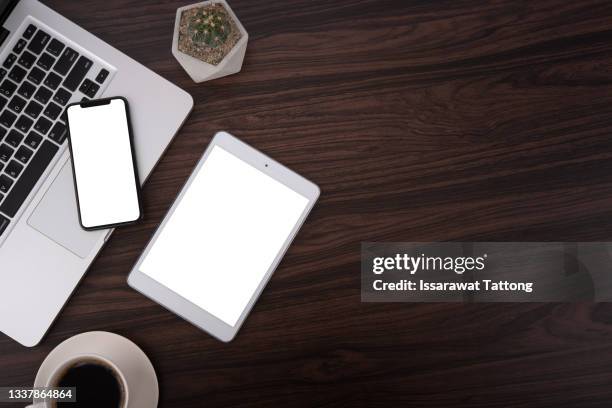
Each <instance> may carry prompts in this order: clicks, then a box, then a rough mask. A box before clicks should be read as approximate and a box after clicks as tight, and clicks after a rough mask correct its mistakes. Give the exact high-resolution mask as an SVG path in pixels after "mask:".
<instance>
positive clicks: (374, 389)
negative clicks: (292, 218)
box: [0, 0, 612, 408]
mask: <svg viewBox="0 0 612 408" xmlns="http://www.w3.org/2000/svg"><path fill="white" fill-rule="evenodd" d="M46 3H47V4H49V5H50V6H52V7H53V8H55V9H56V10H58V11H60V12H62V13H63V14H65V15H66V16H67V17H69V18H71V19H72V20H74V21H75V22H76V23H78V24H80V25H82V26H83V27H85V28H87V29H88V30H90V31H92V32H93V33H94V34H96V35H98V36H100V37H101V38H102V39H104V40H106V41H107V42H109V43H110V44H112V45H113V46H115V47H117V48H118V49H120V50H122V51H124V52H126V53H127V54H128V55H130V56H132V57H133V58H135V59H136V60H137V61H139V62H141V63H143V64H145V65H146V66H148V67H150V68H151V69H153V70H155V71H156V72H158V73H160V74H161V75H163V76H164V77H166V78H168V79H170V80H172V81H173V82H175V83H176V84H178V85H179V86H181V87H183V88H185V89H186V90H188V91H189V92H190V93H191V94H192V95H193V97H194V99H195V101H196V105H195V109H194V111H193V113H192V115H191V117H190V118H189V120H188V121H187V122H186V124H185V126H184V128H183V129H182V130H181V132H180V133H179V134H178V136H177V137H176V139H175V141H174V142H173V144H172V145H171V146H170V149H169V150H168V152H167V154H166V155H165V156H164V157H163V158H162V160H161V162H160V164H159V166H158V167H157V168H156V170H155V171H154V172H153V174H152V177H151V178H150V180H149V181H148V183H147V185H146V187H145V189H144V202H145V214H146V217H145V219H144V221H143V222H142V223H141V224H139V225H137V226H133V227H128V228H123V229H121V230H119V231H117V232H116V233H115V235H114V236H113V238H112V239H111V240H110V242H109V244H108V245H107V247H106V248H105V249H104V250H103V251H102V252H101V254H100V257H99V258H98V260H97V261H96V262H95V263H94V264H93V266H92V267H91V269H90V271H89V272H88V274H87V275H86V277H85V278H84V280H83V282H82V283H81V285H80V286H79V288H78V289H77V291H76V293H75V295H74V296H73V297H72V298H71V299H70V301H69V302H68V304H67V306H66V308H65V310H64V312H63V313H62V314H61V315H60V317H59V319H58V321H57V322H56V323H55V325H54V326H53V327H52V329H51V331H50V332H49V334H48V335H47V337H46V338H45V340H44V341H43V343H42V344H41V345H40V346H38V347H36V348H34V349H26V348H23V347H21V346H19V345H17V344H16V343H14V342H13V341H11V340H10V339H8V338H6V337H1V338H0V385H28V384H31V383H32V382H33V379H34V376H35V373H36V370H37V367H38V366H39V365H40V363H41V362H42V360H43V359H44V357H45V356H46V354H47V353H48V352H49V351H50V350H51V349H52V348H53V347H55V346H56V345H57V344H58V343H60V342H61V341H63V340H65V339H66V338H68V337H70V336H72V335H75V334H77V333H81V332H84V331H90V330H108V331H113V332H116V333H119V334H121V335H124V336H126V337H128V338H130V339H132V340H133V341H135V342H136V343H137V344H139V345H140V346H141V347H142V348H143V349H144V350H145V352H146V353H147V354H148V355H149V356H150V358H151V360H152V361H153V364H154V366H155V367H156V370H157V373H158V376H159V379H160V391H161V403H160V406H161V407H185V408H189V407H201V406H232V407H242V406H244V407H247V406H248V407H253V406H255V407H258V406H261V407H269V406H300V407H311V406H319V407H344V406H350V407H361V406H419V407H450V406H466V407H549V406H555V407H578V406H579V407H608V406H609V405H610V403H611V401H612V386H611V384H612V368H611V367H612V306H610V305H608V304H495V305H494V304H479V305H457V304H426V305H425V304H362V303H361V302H360V287H359V283H360V280H359V250H360V242H362V241H439V240H495V241H506V240H508V241H509V240H519V241H522V240H525V241H527V240H528V241H548V240H565V241H589V240H593V241H608V240H610V239H611V238H612V223H611V222H610V219H611V217H612V138H611V137H610V133H611V132H612V2H610V1H607V0H599V1H596V0H582V1H579V2H571V1H561V0H538V1H519V0H496V1H476V0H428V1H425V0H419V1H417V0H380V1H374V0H334V1H328V0H284V1H276V0H272V1H267V2H259V1H249V0H232V1H231V5H232V7H233V8H234V11H235V12H236V14H237V15H238V16H239V17H240V19H241V21H242V22H243V24H244V26H245V27H246V29H247V30H248V31H249V34H250V42H249V48H248V51H247V56H246V60H245V65H244V67H243V71H242V72H241V73H240V74H239V75H235V76H231V77H227V78H223V79H219V80H216V81H213V82H210V83H204V84H200V85H197V84H194V83H193V82H191V81H190V79H189V78H188V77H187V75H186V74H185V73H184V72H183V71H182V69H181V68H180V66H179V65H178V63H176V61H175V60H174V59H173V58H172V55H171V53H170V43H171V37H172V28H173V23H174V13H175V10H176V8H177V7H179V6H182V5H184V4H185V3H184V2H179V1H162V0H149V1H143V0H140V1H135V0H129V1H120V0H105V1H103V2H102V1H95V0H80V1H78V2H77V1H60V0H48V1H46ZM218 130H227V131H230V132H231V133H234V134H235V135H237V136H238V137H240V138H242V139H244V140H245V141H246V142H248V143H250V144H252V145H253V146H255V147H257V148H259V149H261V150H262V151H264V152H265V153H267V154H269V155H271V156H272V157H274V158H276V159H277V160H279V161H280V162H282V163H284V164H286V165H287V166H289V167H291V168H293V169H295V170H296V171H297V172H299V173H301V174H303V175H304V176H306V177H307V178H309V179H312V180H313V181H315V182H316V183H317V184H319V185H320V186H321V188H322V191H323V194H322V196H321V199H320V202H319V203H318V205H317V206H316V207H315V209H314V211H313V213H312V214H311V216H310V218H309V220H308V221H307V222H306V224H305V226H304V228H303V229H302V231H301V232H300V234H299V236H298V238H297V239H296V241H295V243H294V244H293V245H292V247H291V248H290V250H289V252H288V254H287V256H286V257H285V259H284V261H283V262H282V264H281V266H280V267H279V269H278V270H277V272H276V274H275V275H274V277H273V279H272V280H271V282H270V284H269V285H268V287H267V289H266V290H265V292H264V293H263V295H262V297H261V299H260V300H259V302H258V304H257V305H256V307H255V308H254V310H253V312H252V314H251V316H250V317H249V319H248V320H247V321H246V323H245V325H244V327H243V329H242V330H241V332H240V333H239V335H238V337H237V338H236V340H235V341H234V342H232V343H230V344H222V343H220V342H218V341H216V340H214V339H213V338H211V337H210V336H208V335H206V334H203V333H201V332H200V331H199V330H197V329H195V328H194V327H192V326H191V325H189V324H187V323H186V322H184V321H182V320H180V319H178V318H176V317H175V316H174V315H172V314H171V313H169V312H167V311H165V310H164V309H163V308H161V307H160V306H158V305H156V304H154V303H153V302H151V301H149V300H147V299H145V298H144V297H142V296H140V295H139V294H137V293H135V292H134V291H132V290H130V289H129V288H128V286H127V285H126V283H125V280H126V275H127V273H128V271H129V270H130V268H131V267H132V265H133V264H134V262H135V261H136V259H137V257H138V255H139V254H140V252H141V251H142V249H143V248H144V246H145V244H146V242H147V240H148V239H149V237H150V236H151V235H152V233H153V231H154V229H155V227H156V226H157V225H158V224H159V222H160V221H161V219H162V217H163V215H164V213H165V211H166V210H167V209H168V207H169V205H170V204H171V203H172V201H173V199H174V197H175V195H176V194H177V192H178V191H179V189H180V186H181V185H182V183H183V182H184V181H185V180H186V178H187V176H188V175H189V173H190V172H191V170H192V168H193V166H194V165H195V163H196V161H197V159H198V158H199V156H200V155H201V153H202V152H203V150H204V149H205V147H206V145H207V144H208V142H209V141H210V139H211V137H212V135H213V134H214V133H215V132H216V131H218ZM49 273H53V271H49Z"/></svg>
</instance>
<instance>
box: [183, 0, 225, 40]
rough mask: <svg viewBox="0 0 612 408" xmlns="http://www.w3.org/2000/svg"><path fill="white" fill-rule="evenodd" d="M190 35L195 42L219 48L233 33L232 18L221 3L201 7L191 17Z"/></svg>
mask: <svg viewBox="0 0 612 408" xmlns="http://www.w3.org/2000/svg"><path fill="white" fill-rule="evenodd" d="M188 30H189V35H190V36H191V40H192V41H193V42H194V44H206V45H207V46H208V47H211V48H217V47H218V46H220V45H222V44H224V43H225V41H226V40H227V37H228V36H229V34H230V33H231V30H232V26H231V24H230V18H229V16H228V15H227V13H226V12H225V10H224V9H223V7H222V6H221V5H216V7H210V8H208V9H200V10H198V11H197V12H196V14H195V15H194V16H193V17H191V21H190V22H189V29H188Z"/></svg>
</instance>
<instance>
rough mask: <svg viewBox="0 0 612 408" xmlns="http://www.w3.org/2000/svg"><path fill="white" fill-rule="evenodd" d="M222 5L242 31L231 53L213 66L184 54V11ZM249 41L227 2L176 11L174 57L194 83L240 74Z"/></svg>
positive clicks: (204, 3)
mask: <svg viewBox="0 0 612 408" xmlns="http://www.w3.org/2000/svg"><path fill="white" fill-rule="evenodd" d="M215 3H220V4H222V5H223V6H225V9H226V10H227V12H228V13H229V15H230V16H231V17H232V18H233V19H234V22H235V23H236V27H238V29H239V30H240V33H241V34H242V36H241V37H240V39H239V40H238V42H237V43H236V45H234V47H233V48H232V49H231V51H230V52H229V53H228V54H227V55H226V56H225V57H224V58H223V60H221V62H220V63H219V64H218V65H212V64H209V63H207V62H204V61H202V60H200V59H197V58H194V57H192V56H191V55H187V54H185V53H182V52H181V51H179V49H178V40H179V28H180V24H181V14H182V13H183V11H185V10H188V9H190V8H194V7H202V6H206V5H208V4H215ZM248 41H249V34H248V33H247V32H246V30H245V29H244V27H243V26H242V23H240V20H238V17H236V15H235V14H234V12H233V11H232V9H231V7H230V6H229V4H227V2H226V1H225V0H209V1H202V2H200V3H194V4H190V5H188V6H184V7H180V8H179V9H177V10H176V20H175V21H174V36H173V37H172V55H174V58H176V60H177V61H178V62H179V64H181V66H182V67H183V69H184V70H185V71H187V74H189V76H190V77H191V79H193V81H194V82H198V83H199V82H204V81H210V80H211V79H215V78H221V77H224V76H227V75H231V74H235V73H237V72H240V69H242V61H243V60H244V54H245V52H246V48H247V43H248Z"/></svg>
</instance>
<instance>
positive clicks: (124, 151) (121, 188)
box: [66, 97, 142, 231]
mask: <svg viewBox="0 0 612 408" xmlns="http://www.w3.org/2000/svg"><path fill="white" fill-rule="evenodd" d="M66 115H67V118H68V140H69V146H70V154H71V156H72V173H73V176H74V188H75V192H76V198H77V208H78V212H79V222H80V224H81V227H82V228H83V229H85V230H88V231H89V230H96V229H104V228H111V227H118V226H122V225H127V224H131V223H134V222H136V221H138V220H139V219H140V218H141V217H142V205H141V199H140V181H139V179H138V170H137V166H136V158H135V155H134V143H133V137H132V129H131V124H130V116H129V109H128V102H127V100H126V99H125V98H122V97H112V98H104V99H97V100H90V101H84V102H80V103H74V104H71V105H69V106H68V108H67V110H66Z"/></svg>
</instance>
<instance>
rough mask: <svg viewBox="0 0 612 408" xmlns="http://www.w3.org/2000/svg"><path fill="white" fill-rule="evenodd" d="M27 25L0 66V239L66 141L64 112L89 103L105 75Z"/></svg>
mask: <svg viewBox="0 0 612 408" xmlns="http://www.w3.org/2000/svg"><path fill="white" fill-rule="evenodd" d="M93 65H94V63H93V61H92V60H90V59H89V58H87V57H86V56H84V55H81V54H79V52H77V51H75V50H74V49H72V48H70V47H69V46H68V45H66V44H65V43H64V42H62V41H61V40H59V39H57V38H53V37H52V36H51V35H50V34H48V33H46V32H45V31H44V30H43V29H41V28H39V27H37V26H36V25H34V24H29V25H28V26H27V27H26V29H25V30H24V32H23V34H22V36H21V38H20V39H19V40H17V42H16V43H15V45H14V46H13V49H12V51H11V52H10V53H9V55H8V56H7V57H6V58H5V60H4V61H3V63H2V66H1V67H0V236H2V234H3V232H4V231H6V229H7V227H8V225H9V223H10V221H11V218H13V217H15V215H16V214H17V212H18V211H19V209H20V208H21V206H22V205H23V203H24V202H25V200H26V199H27V197H28V195H29V194H30V192H31V191H32V189H33V188H34V186H35V185H36V183H37V182H38V180H39V179H40V177H41V176H42V175H43V173H44V172H45V170H46V169H47V167H48V165H49V163H51V161H52V160H53V158H54V157H55V155H57V154H58V152H59V151H60V147H61V146H62V145H63V144H64V142H65V141H66V137H67V134H68V130H67V127H66V116H65V114H66V113H65V107H66V104H67V103H68V102H69V101H70V100H71V99H72V98H73V96H74V94H75V93H77V97H81V98H82V99H84V100H87V99H90V98H94V97H95V96H96V94H97V93H98V91H99V90H100V87H101V86H102V85H103V84H104V82H105V81H106V79H107V77H108V75H109V71H108V70H106V69H104V68H101V69H100V70H99V72H97V73H95V72H94V73H93V75H95V76H92V77H93V78H94V80H90V79H87V78H86V76H87V74H88V73H89V71H90V70H91V69H92V67H93Z"/></svg>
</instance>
